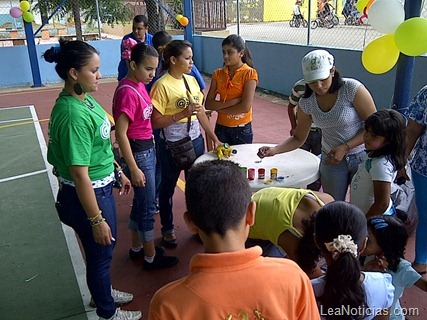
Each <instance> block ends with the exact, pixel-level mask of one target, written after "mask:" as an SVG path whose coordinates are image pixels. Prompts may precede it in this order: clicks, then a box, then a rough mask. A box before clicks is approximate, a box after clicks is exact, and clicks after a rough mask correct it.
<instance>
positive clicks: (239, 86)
mask: <svg viewBox="0 0 427 320" xmlns="http://www.w3.org/2000/svg"><path fill="white" fill-rule="evenodd" d="M212 79H214V80H215V81H216V91H215V97H217V96H218V95H219V100H220V101H223V102H225V101H228V100H231V99H234V98H238V97H241V96H242V95H243V89H244V87H245V83H246V81H248V80H255V81H256V82H257V83H258V73H257V71H256V70H255V69H253V68H251V67H249V66H248V65H247V64H246V63H244V64H243V65H242V66H241V67H240V68H239V69H237V70H236V73H235V74H234V76H233V78H232V79H230V77H229V76H228V67H224V68H221V69H217V70H215V72H214V74H213V75H212ZM251 121H252V106H251V109H250V110H249V112H247V113H241V114H225V113H218V119H217V123H218V124H220V125H223V126H226V127H235V126H238V125H243V124H247V123H249V122H251Z"/></svg>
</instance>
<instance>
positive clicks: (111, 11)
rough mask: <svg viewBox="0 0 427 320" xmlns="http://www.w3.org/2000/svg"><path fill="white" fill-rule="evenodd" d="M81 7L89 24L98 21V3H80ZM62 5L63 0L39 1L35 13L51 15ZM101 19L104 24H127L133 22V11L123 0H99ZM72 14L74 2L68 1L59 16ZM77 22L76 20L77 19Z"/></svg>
mask: <svg viewBox="0 0 427 320" xmlns="http://www.w3.org/2000/svg"><path fill="white" fill-rule="evenodd" d="M78 2H79V6H80V16H81V17H82V18H83V19H84V20H85V22H87V23H91V22H92V21H95V20H97V18H98V16H97V12H96V1H94V0H83V1H81V0H80V1H78ZM60 3H61V0H39V1H38V2H37V3H36V5H35V6H34V9H33V10H34V11H38V12H40V13H42V14H44V15H46V14H47V15H50V14H51V13H52V12H53V11H54V10H55V9H56V8H57V7H58V5H59V4H60ZM98 4H99V11H100V13H99V14H100V19H101V22H103V23H108V24H113V23H123V24H124V23H126V22H129V21H130V20H132V17H133V13H132V10H131V9H130V8H129V7H127V6H126V5H125V4H124V3H123V1H122V0H99V2H98ZM68 14H72V1H66V2H65V4H64V6H63V7H62V8H60V9H59V11H58V12H57V16H58V17H59V18H63V17H65V16H67V15H68ZM75 20H76V19H75Z"/></svg>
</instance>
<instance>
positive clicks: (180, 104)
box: [175, 95, 199, 109]
mask: <svg viewBox="0 0 427 320" xmlns="http://www.w3.org/2000/svg"><path fill="white" fill-rule="evenodd" d="M191 96H192V97H193V100H194V101H195V102H196V103H199V97H198V96H193V95H191ZM189 104H190V100H188V98H179V99H178V100H176V102H175V107H176V108H178V109H185V108H187V107H188V105H189Z"/></svg>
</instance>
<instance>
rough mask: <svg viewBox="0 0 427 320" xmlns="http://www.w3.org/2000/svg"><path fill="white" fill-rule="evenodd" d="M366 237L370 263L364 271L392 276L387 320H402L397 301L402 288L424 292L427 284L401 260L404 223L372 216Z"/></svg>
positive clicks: (366, 251)
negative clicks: (414, 288) (391, 293)
mask: <svg viewBox="0 0 427 320" xmlns="http://www.w3.org/2000/svg"><path fill="white" fill-rule="evenodd" d="M368 237H369V240H368V244H367V246H366V249H365V251H363V254H364V255H366V256H370V257H372V259H371V261H369V262H368V263H366V264H365V265H364V266H363V269H364V270H372V271H382V272H384V271H385V272H387V273H389V274H391V276H392V279H393V285H394V287H395V291H394V300H393V304H392V306H391V315H390V319H394V320H398V319H399V320H404V319H405V317H404V316H403V314H404V313H403V312H402V311H401V306H400V302H399V299H400V297H402V295H403V291H404V290H405V288H409V287H412V286H413V285H415V286H417V287H418V288H420V289H421V290H423V291H427V280H425V279H423V278H422V275H421V274H419V273H418V272H417V271H416V270H415V269H414V268H413V267H412V265H411V263H410V262H409V261H407V260H405V259H404V254H405V247H406V243H407V241H408V231H407V230H406V227H405V225H404V224H403V222H402V221H401V220H400V219H398V218H396V217H394V216H386V215H383V216H375V217H372V218H370V219H369V220H368ZM370 257H368V259H370ZM368 259H367V260H368Z"/></svg>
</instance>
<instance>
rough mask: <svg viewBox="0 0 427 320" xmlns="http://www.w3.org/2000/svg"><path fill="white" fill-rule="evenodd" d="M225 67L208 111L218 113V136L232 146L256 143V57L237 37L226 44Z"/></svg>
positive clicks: (219, 71)
mask: <svg viewBox="0 0 427 320" xmlns="http://www.w3.org/2000/svg"><path fill="white" fill-rule="evenodd" d="M222 56H223V59H224V67H223V68H219V69H217V70H215V72H214V74H213V76H212V83H211V86H210V89H209V93H208V96H207V98H206V104H205V106H206V109H208V110H215V111H216V112H218V119H217V122H216V125H215V134H216V135H217V136H218V139H219V140H221V141H223V142H227V143H229V144H231V145H236V144H245V143H252V140H253V132H252V102H253V98H254V94H255V89H256V86H257V83H258V73H257V72H256V70H255V69H254V68H253V62H252V55H251V52H250V51H249V48H248V47H247V45H246V43H245V40H244V39H243V38H242V37H241V36H239V35H236V34H232V35H229V36H228V37H227V38H225V39H224V40H223V41H222Z"/></svg>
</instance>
